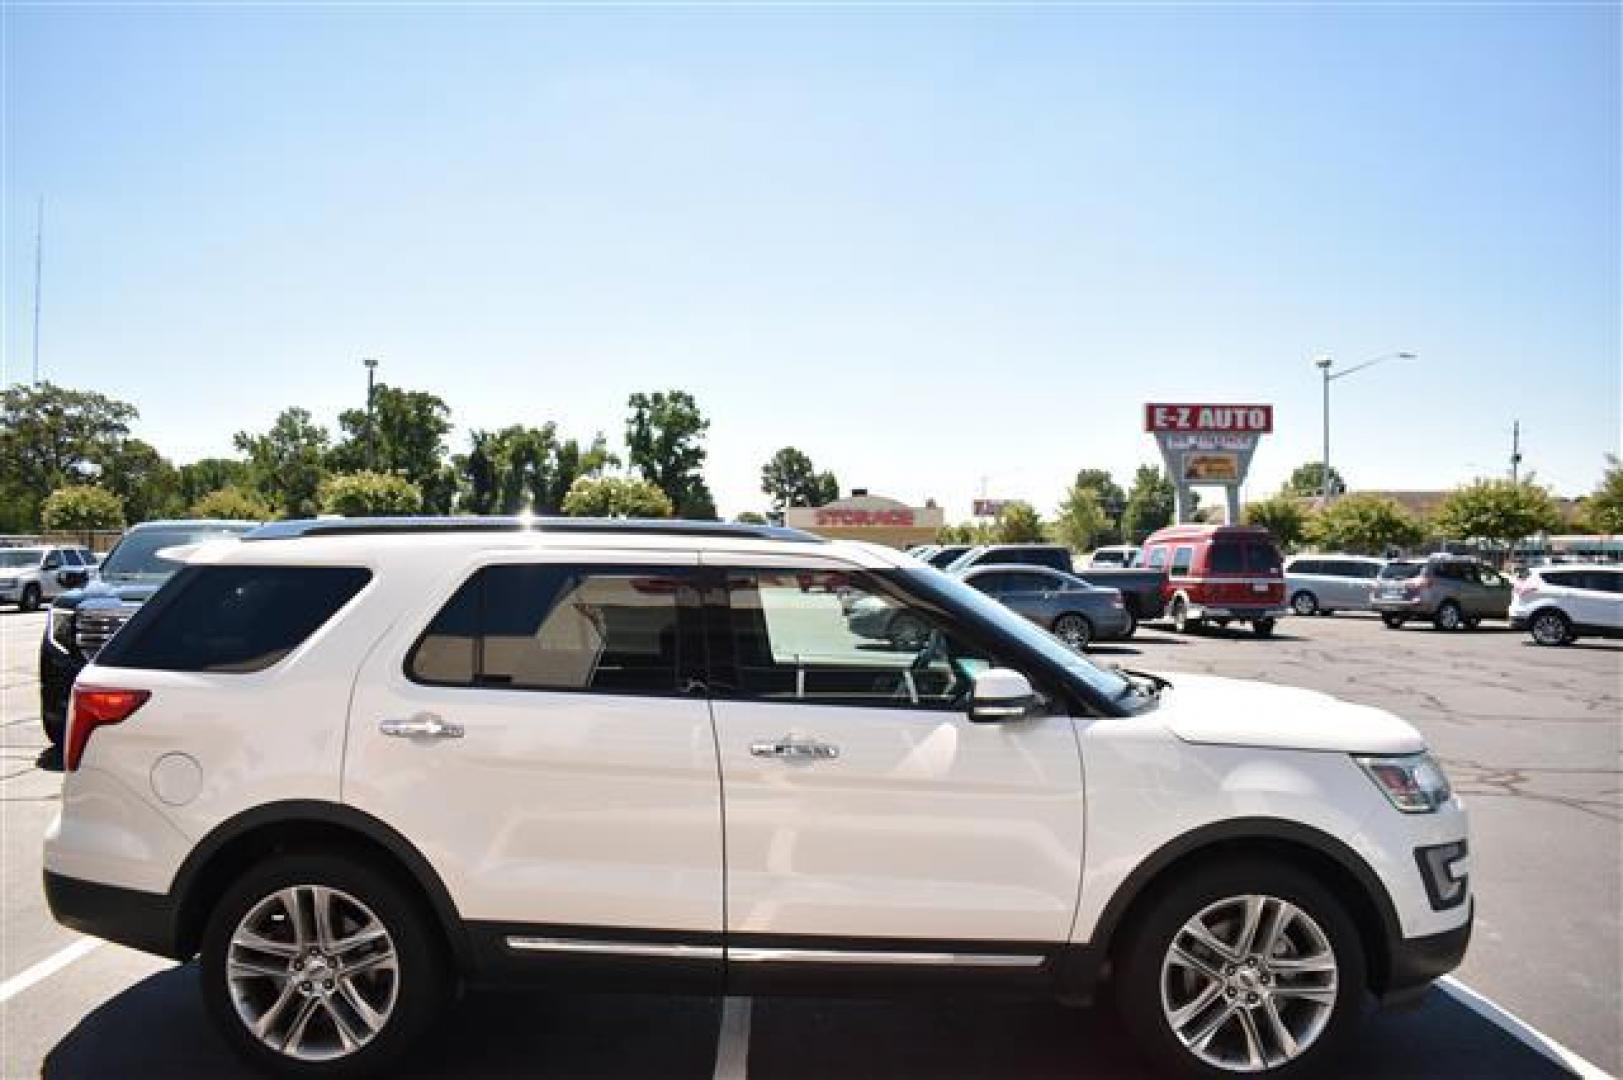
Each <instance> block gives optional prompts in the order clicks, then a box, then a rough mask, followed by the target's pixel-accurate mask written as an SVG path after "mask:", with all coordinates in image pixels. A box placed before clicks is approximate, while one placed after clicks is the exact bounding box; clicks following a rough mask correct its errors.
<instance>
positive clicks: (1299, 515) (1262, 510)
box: [1245, 492, 1358, 551]
mask: <svg viewBox="0 0 1623 1080" xmlns="http://www.w3.org/2000/svg"><path fill="white" fill-rule="evenodd" d="M1351 497H1352V498H1357V497H1358V496H1351ZM1245 523H1246V524H1247V525H1260V526H1262V527H1263V528H1264V529H1267V530H1268V531H1269V532H1271V533H1273V534H1274V539H1275V540H1277V541H1278V542H1279V546H1280V547H1282V548H1284V549H1285V550H1286V551H1291V550H1294V549H1295V547H1296V546H1297V545H1298V544H1300V543H1301V542H1302V538H1303V537H1304V536H1306V535H1307V511H1306V510H1304V509H1303V507H1302V500H1301V499H1299V498H1297V497H1296V496H1294V495H1287V494H1285V493H1284V492H1280V493H1279V494H1278V495H1275V496H1274V497H1273V498H1270V499H1258V500H1257V501H1256V502H1252V503H1247V504H1246V506H1245Z"/></svg>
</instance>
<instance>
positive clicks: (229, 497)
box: [190, 485, 271, 521]
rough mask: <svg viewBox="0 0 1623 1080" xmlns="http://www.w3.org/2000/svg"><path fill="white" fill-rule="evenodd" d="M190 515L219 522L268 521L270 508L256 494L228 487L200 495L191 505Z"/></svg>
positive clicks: (231, 486)
mask: <svg viewBox="0 0 1623 1080" xmlns="http://www.w3.org/2000/svg"><path fill="white" fill-rule="evenodd" d="M190 513H191V515H192V517H197V518H215V519H218V520H220V521H269V520H270V519H271V508H270V506H269V505H268V504H267V503H266V502H265V500H264V499H261V498H260V497H259V495H258V494H256V493H255V492H252V491H248V490H247V489H245V488H240V487H237V486H235V485H228V486H226V487H222V488H215V489H214V490H213V491H209V492H205V493H204V494H203V495H200V496H199V497H198V499H197V501H196V502H194V503H192V505H191V510H190Z"/></svg>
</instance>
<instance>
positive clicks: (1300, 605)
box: [1291, 592, 1319, 615]
mask: <svg viewBox="0 0 1623 1080" xmlns="http://www.w3.org/2000/svg"><path fill="white" fill-rule="evenodd" d="M1291 607H1293V608H1295V609H1296V614H1298V615H1313V614H1316V613H1317V612H1318V610H1319V601H1318V598H1317V597H1315V596H1314V595H1313V594H1312V593H1310V592H1299V593H1297V594H1296V595H1295V596H1294V597H1293V598H1292V599H1291Z"/></svg>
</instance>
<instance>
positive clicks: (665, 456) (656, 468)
mask: <svg viewBox="0 0 1623 1080" xmlns="http://www.w3.org/2000/svg"><path fill="white" fill-rule="evenodd" d="M626 404H627V406H628V407H629V408H630V409H631V415H630V417H629V418H628V419H627V420H626V450H627V451H628V456H629V458H630V461H631V466H632V468H634V469H636V470H637V472H638V473H640V474H641V475H642V478H643V479H644V480H647V481H648V482H649V483H650V484H653V485H654V486H655V487H657V488H659V490H661V491H663V492H664V493H665V494H666V495H667V496H669V497H670V500H671V504H672V505H673V506H675V507H676V514H677V516H678V517H684V518H714V517H715V516H716V504H715V500H714V499H713V498H712V497H711V495H710V489H709V487H707V486H706V485H705V482H704V462H705V457H706V451H705V448H704V436H705V432H706V431H708V430H709V428H710V421H709V420H706V419H705V417H704V414H703V413H701V412H700V411H699V406H698V403H697V402H695V401H694V400H693V395H691V394H689V393H688V392H687V391H685V390H671V391H668V392H659V393H653V394H632V395H631V397H630V399H629V400H628V401H627V403H626Z"/></svg>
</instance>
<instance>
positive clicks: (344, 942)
mask: <svg viewBox="0 0 1623 1080" xmlns="http://www.w3.org/2000/svg"><path fill="white" fill-rule="evenodd" d="M388 936H389V932H388V931H387V930H385V929H384V928H383V924H382V923H377V922H374V923H372V924H371V925H370V926H367V927H365V928H363V929H361V930H358V931H356V932H355V933H353V934H351V935H349V936H348V937H345V938H339V939H338V940H337V941H334V942H333V943H332V945H330V946H329V947H328V950H327V951H328V952H330V953H332V954H333V955H334V956H343V955H344V954H345V953H348V952H354V951H355V950H356V949H358V948H360V947H361V946H363V945H370V944H372V943H373V942H374V941H382V940H384V939H385V938H387V937H388Z"/></svg>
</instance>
